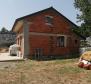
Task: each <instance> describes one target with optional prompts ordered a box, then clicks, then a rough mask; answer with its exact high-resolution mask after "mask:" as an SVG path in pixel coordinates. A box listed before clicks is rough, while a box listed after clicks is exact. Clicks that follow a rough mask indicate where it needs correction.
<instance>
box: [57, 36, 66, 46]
mask: <svg viewBox="0 0 91 84" xmlns="http://www.w3.org/2000/svg"><path fill="white" fill-rule="evenodd" d="M57 46H58V47H65V37H64V36H60V37H58V38H57Z"/></svg>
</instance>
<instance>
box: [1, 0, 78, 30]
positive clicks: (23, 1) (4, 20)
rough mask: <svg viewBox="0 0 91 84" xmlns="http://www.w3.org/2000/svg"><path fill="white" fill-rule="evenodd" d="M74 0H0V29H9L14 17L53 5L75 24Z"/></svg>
mask: <svg viewBox="0 0 91 84" xmlns="http://www.w3.org/2000/svg"><path fill="white" fill-rule="evenodd" d="M73 3H74V0H0V11H1V12H0V29H1V28H2V27H6V28H7V29H8V30H10V29H11V28H12V26H13V24H14V22H15V19H17V18H19V17H22V16H25V15H28V14H31V13H34V12H37V11H39V10H43V9H45V8H48V7H51V6H53V7H54V8H55V9H57V10H58V11H59V12H60V13H62V14H63V15H64V16H66V17H67V18H68V19H70V20H71V21H72V22H74V23H75V24H77V25H79V24H78V23H76V21H77V19H76V14H77V11H76V10H75V8H74V5H73Z"/></svg>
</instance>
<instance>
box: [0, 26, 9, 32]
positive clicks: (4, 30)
mask: <svg viewBox="0 0 91 84" xmlns="http://www.w3.org/2000/svg"><path fill="white" fill-rule="evenodd" d="M0 32H1V33H5V32H9V31H8V30H7V29H6V28H5V27H3V28H2V29H1V31H0Z"/></svg>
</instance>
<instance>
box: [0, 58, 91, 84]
mask: <svg viewBox="0 0 91 84" xmlns="http://www.w3.org/2000/svg"><path fill="white" fill-rule="evenodd" d="M77 62H78V59H65V60H51V61H32V60H26V61H20V62H18V61H17V62H0V84H91V71H90V70H85V69H81V68H78V67H77Z"/></svg>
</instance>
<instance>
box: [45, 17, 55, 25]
mask: <svg viewBox="0 0 91 84" xmlns="http://www.w3.org/2000/svg"><path fill="white" fill-rule="evenodd" d="M45 22H46V24H47V25H52V24H53V17H52V16H45Z"/></svg>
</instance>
